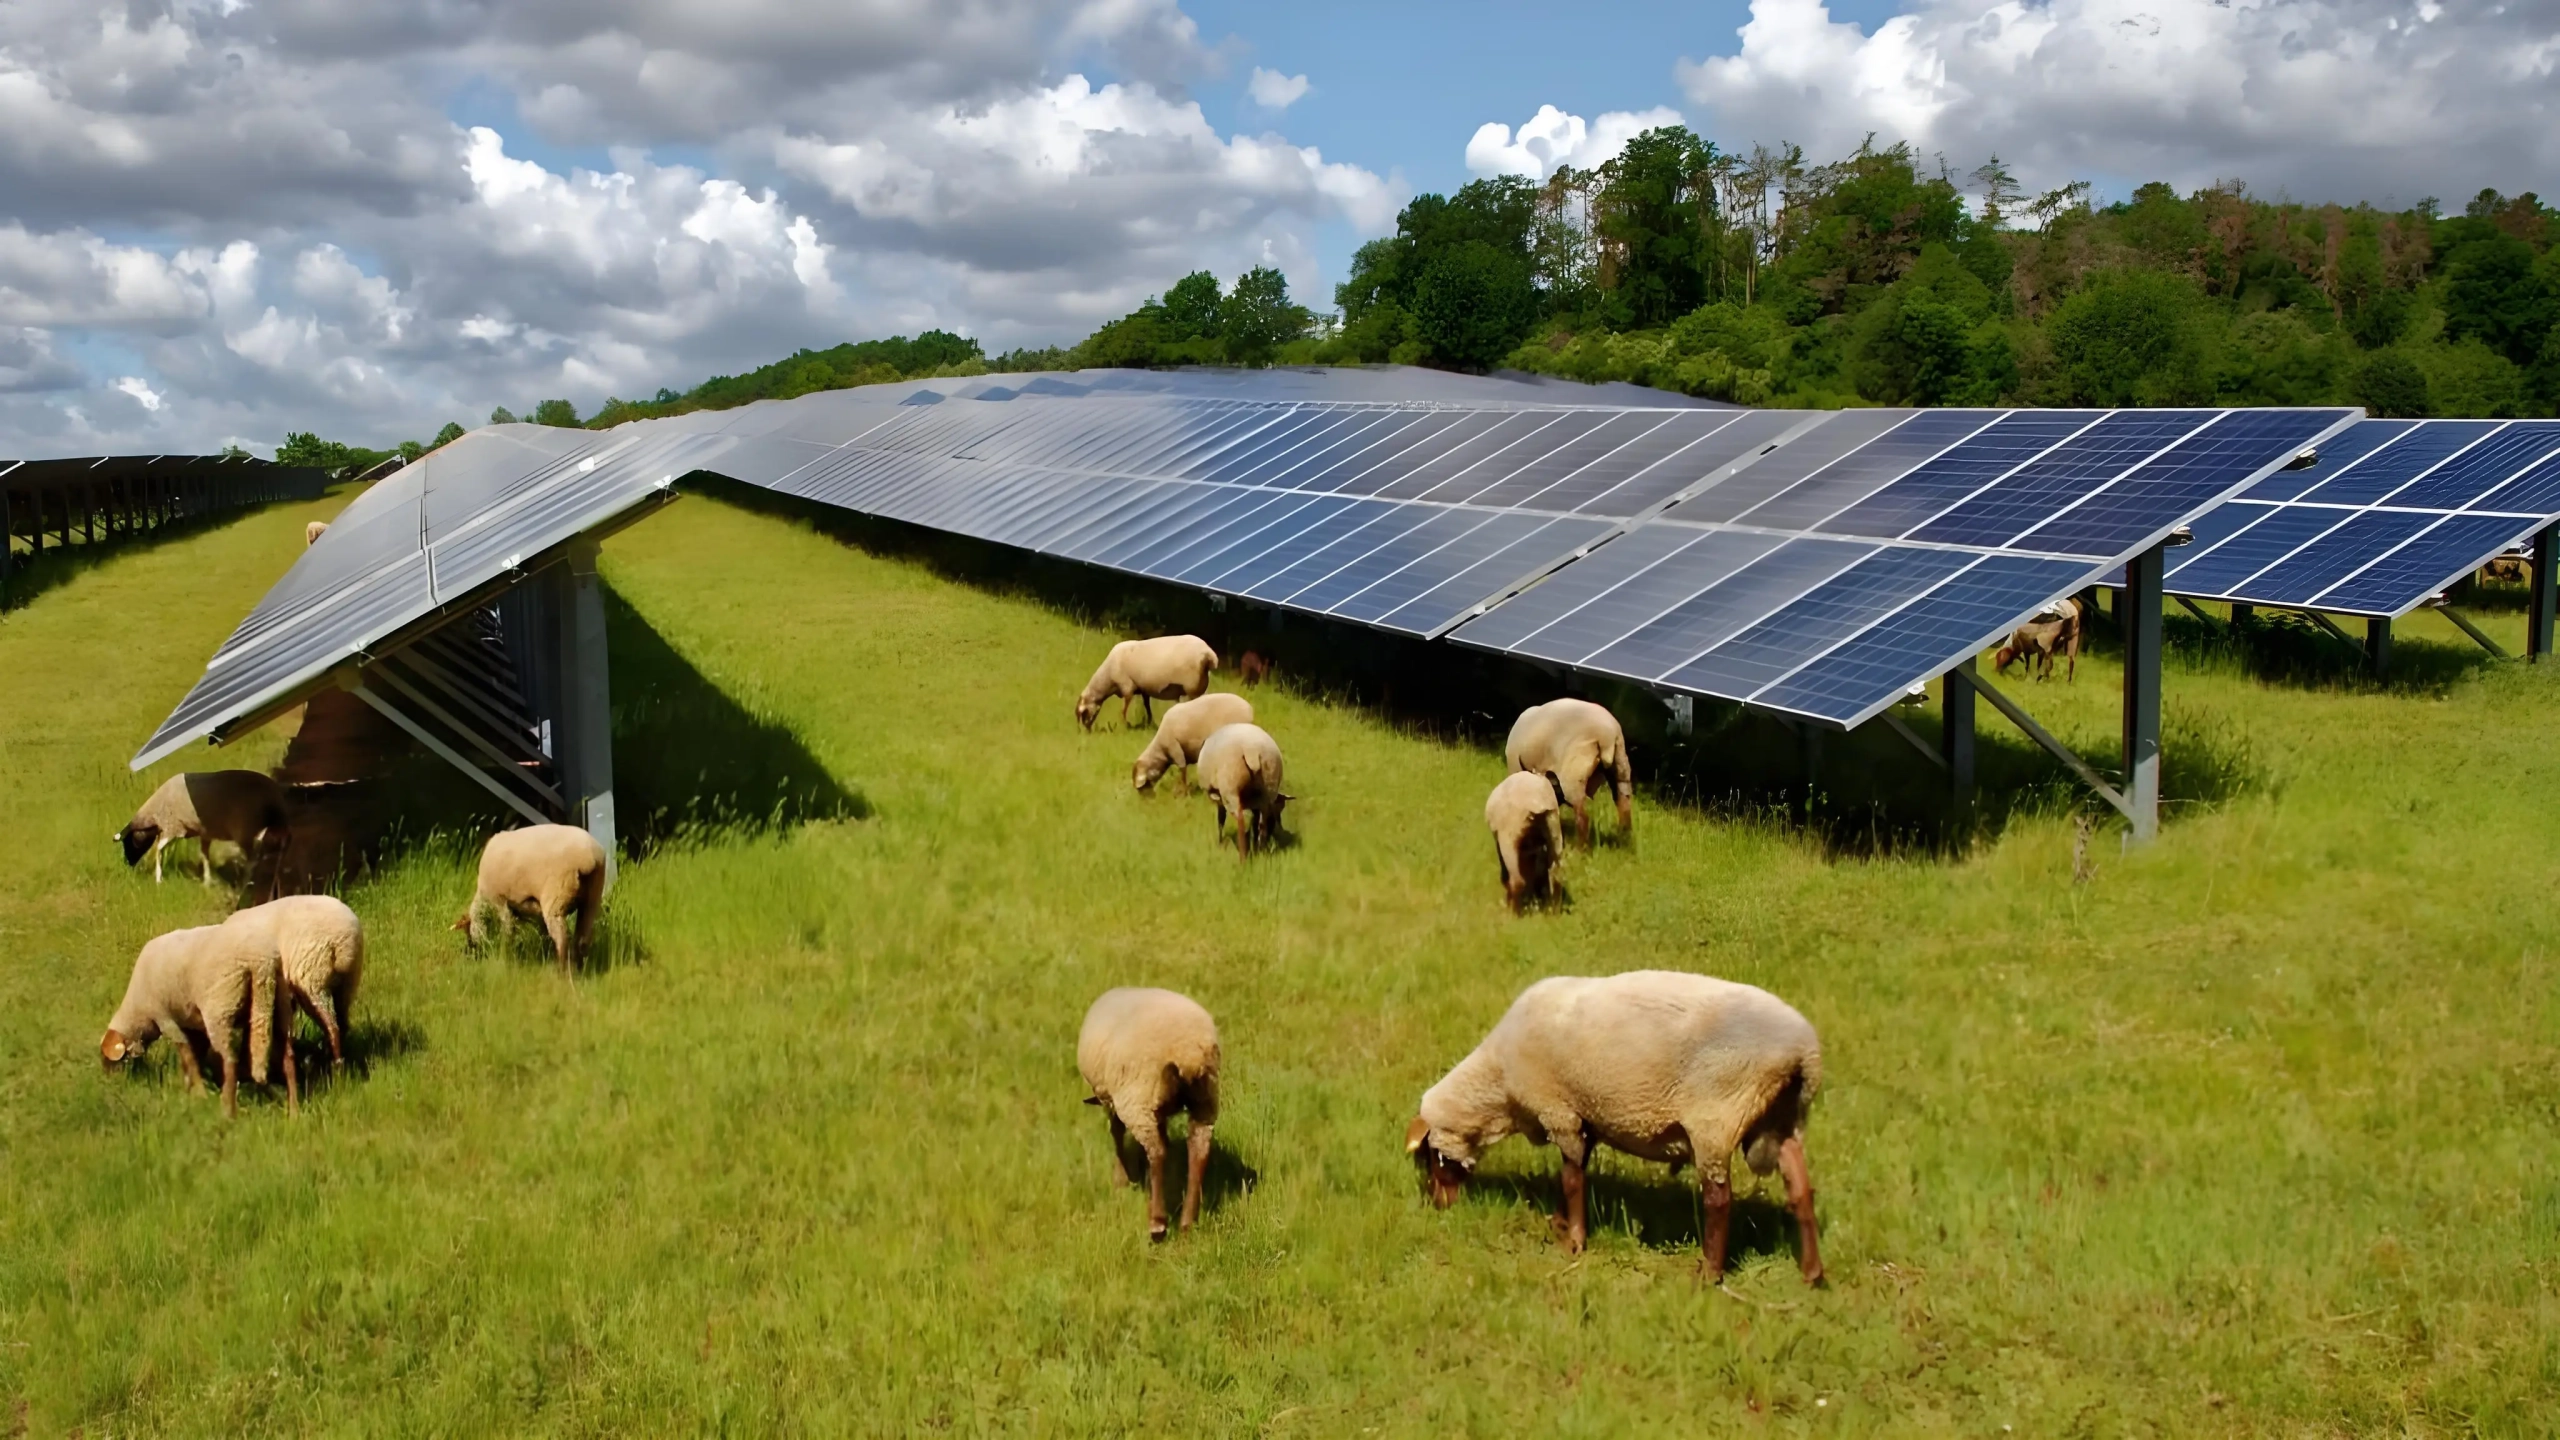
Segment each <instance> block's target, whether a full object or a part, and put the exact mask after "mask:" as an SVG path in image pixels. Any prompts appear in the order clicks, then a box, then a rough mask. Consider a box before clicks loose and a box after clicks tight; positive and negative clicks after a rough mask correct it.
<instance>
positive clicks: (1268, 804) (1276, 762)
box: [1200, 723, 1291, 857]
mask: <svg viewBox="0 0 2560 1440" xmlns="http://www.w3.org/2000/svg"><path fill="white" fill-rule="evenodd" d="M1280 785H1281V774H1280V742H1279V741H1277V740H1274V739H1272V738H1271V732H1270V731H1268V730H1265V729H1263V728H1262V727H1261V726H1259V725H1254V724H1249V723H1248V724H1243V725H1222V726H1220V727H1218V728H1217V729H1216V730H1215V731H1212V732H1211V733H1210V735H1209V738H1208V739H1207V740H1205V741H1203V742H1201V745H1200V788H1202V789H1204V790H1206V791H1208V792H1209V798H1210V799H1212V800H1214V801H1216V802H1217V806H1218V831H1217V833H1218V836H1219V838H1221V839H1224V838H1225V836H1226V831H1227V812H1228V811H1230V810H1232V811H1234V812H1235V817H1236V854H1237V856H1239V857H1242V856H1246V855H1250V854H1252V853H1253V847H1254V845H1255V844H1256V843H1260V844H1263V845H1269V844H1271V843H1272V842H1274V841H1276V840H1278V839H1279V838H1280V811H1281V808H1282V807H1283V806H1285V805H1287V804H1288V803H1289V800H1290V798H1291V797H1290V796H1289V795H1288V794H1287V793H1285V792H1283V791H1282V790H1281V788H1280Z"/></svg>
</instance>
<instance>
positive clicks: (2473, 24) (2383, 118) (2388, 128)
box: [1678, 0, 2560, 204]
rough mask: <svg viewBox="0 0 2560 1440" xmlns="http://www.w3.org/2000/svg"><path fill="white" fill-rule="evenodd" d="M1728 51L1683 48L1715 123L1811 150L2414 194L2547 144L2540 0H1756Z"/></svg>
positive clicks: (2454, 187) (2267, 188)
mask: <svg viewBox="0 0 2560 1440" xmlns="http://www.w3.org/2000/svg"><path fill="white" fill-rule="evenodd" d="M1739 34H1740V37H1741V44H1740V48H1739V50H1738V51H1737V53H1735V54H1732V55H1729V56H1722V57H1716V58H1710V59H1707V60H1703V61H1695V62H1692V61H1686V60H1684V61H1682V62H1681V64H1680V66H1679V71H1678V73H1679V78H1680V82H1681V84H1682V86H1683V88H1684V89H1685V90H1686V92H1687V94H1688V96H1689V98H1690V99H1691V100H1692V101H1694V102H1695V103H1696V104H1697V105H1698V106H1699V107H1701V108H1702V109H1703V110H1705V111H1708V112H1711V113H1712V115H1713V116H1714V117H1715V123H1714V124H1713V125H1712V126H1710V127H1709V128H1710V130H1711V132H1712V133H1715V134H1716V135H1717V137H1718V138H1719V139H1723V140H1727V141H1729V142H1749V141H1753V140H1766V141H1777V140H1792V141H1795V142H1798V143H1801V144H1803V145H1804V146H1805V147H1806V148H1807V150H1808V151H1809V152H1811V153H1812V154H1814V155H1816V156H1821V157H1827V156H1830V155H1833V154H1837V153H1841V152H1843V151H1846V150H1847V149H1849V148H1851V147H1853V146H1855V145H1856V144H1857V143H1858V141H1859V140H1860V139H1861V138H1862V137H1864V136H1865V135H1866V134H1867V133H1868V132H1870V131H1872V132H1876V133H1877V135H1878V137H1879V139H1880V140H1882V141H1885V142H1890V141H1894V140H1908V141H1910V142H1911V143H1912V144H1913V145H1914V146H1916V147H1918V148H1919V149H1920V150H1922V151H1923V152H1939V153H1943V154H1945V155H1946V156H1947V157H1948V159H1949V161H1950V162H1951V163H1954V164H1955V165H1956V166H1957V167H1958V168H1959V169H1963V168H1969V167H1970V166H1971V165H1972V164H1974V163H1975V162H1977V161H1979V160H1980V159H1981V158H1982V157H1984V156H1986V155H1988V154H1990V153H1992V152H1994V151H1997V152H1998V153H1999V154H2000V155H2001V156H2002V157H2003V158H2004V159H2005V160H2007V161H2008V162H2009V163H2010V164H2011V166H2012V168H2013V169H2015V170H2016V171H2017V172H2018V173H2019V174H2020V176H2021V177H2022V178H2024V179H2026V180H2027V181H2028V182H2029V183H2030V184H2034V185H2050V184H2054V183H2058V182H2059V181H2061V180H2064V179H2069V178H2075V177H2082V176H2092V175H2095V176H2102V177H2113V178H2116V179H2119V180H2147V179H2164V180H2168V181H2170V182H2172V183H2174V184H2177V185H2180V186H2182V187H2191V186H2199V185H2204V184H2208V183H2211V182H2212V181H2214V180H2216V179H2219V178H2224V177H2236V178H2242V179H2246V180H2248V181H2249V182H2250V183H2251V184H2252V185H2253V186H2254V187H2255V188H2257V189H2259V190H2261V191H2263V192H2278V191H2281V192H2285V193H2290V194H2292V195H2294V196H2296V197H2298V198H2303V199H2319V200H2331V199H2335V200H2342V201H2352V200H2359V199H2364V200H2373V201H2376V202H2385V201H2397V202H2399V203H2402V204H2406V203H2410V202H2413V201H2415V200H2416V199H2418V198H2419V197H2420V196H2421V195H2425V194H2436V195H2442V196H2446V197H2448V198H2450V197H2458V196H2462V195H2467V194H2468V193H2470V192H2471V191H2472V190H2475V189H2478V188H2480V187H2482V186H2487V185H2497V186H2502V187H2504V188H2507V189H2511V190H2512V189H2520V188H2524V187H2526V186H2529V185H2530V184H2532V183H2533V180H2534V178H2535V177H2537V176H2544V175H2548V174H2550V173H2551V171H2552V169H2553V168H2554V166H2555V164H2560V124H2555V121H2560V103H2556V102H2560V94H2555V91H2554V89H2553V87H2552V84H2551V80H2552V75H2553V68H2554V64H2555V61H2560V27H2555V25H2554V22H2553V19H2552V13H2551V10H2550V7H2549V6H2548V5H2539V4H2535V5H2528V4H2486V5H2481V4H2474V5H2468V6H2464V7H2461V8H2460V9H2458V10H2449V9H2447V8H2445V7H2442V6H2439V5H2437V4H2434V3H2432V0H2430V3H2426V4H2422V5H2418V6H2415V7H2412V6H2411V5H2409V4H2407V3H2406V0H2041V3H2038V0H2000V3H1994V0H1918V3H1917V4H1915V6H1914V8H1913V9H1912V10H1911V11H1910V13H1908V14H1904V15H1900V16H1897V17H1895V18H1893V19H1891V20H1888V21H1886V22H1885V23H1883V24H1882V25H1880V26H1878V27H1877V28H1876V29H1875V30H1874V31H1873V32H1872V33H1869V32H1867V31H1864V30H1862V29H1860V28H1859V27H1858V26H1856V25H1854V24H1850V23H1847V22H1843V21H1835V20H1833V19H1832V18H1831V17H1830V14H1829V12H1828V11H1827V10H1826V9H1825V8H1824V6H1823V5H1822V3H1821V0H1753V3H1752V6H1751V19H1750V21H1749V23H1747V24H1745V25H1744V26H1743V27H1742V29H1741V30H1740V32H1739Z"/></svg>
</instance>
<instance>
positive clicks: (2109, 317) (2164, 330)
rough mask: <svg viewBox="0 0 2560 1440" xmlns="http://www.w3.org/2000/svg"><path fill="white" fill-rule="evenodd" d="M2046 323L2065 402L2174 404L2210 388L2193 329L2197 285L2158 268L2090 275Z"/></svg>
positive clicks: (2199, 304)
mask: <svg viewBox="0 0 2560 1440" xmlns="http://www.w3.org/2000/svg"><path fill="white" fill-rule="evenodd" d="M2092 280H2093V283H2092V284H2091V285H2090V287H2089V288H2088V289H2086V290H2083V291H2081V292H2080V293H2079V294H2077V295H2074V296H2072V297H2071V298H2070V299H2069V300H2067V301H2065V302H2063V304H2062V307H2061V308H2060V310H2059V311H2057V312H2056V313H2055V315H2054V317H2053V321H2052V323H2051V324H2050V325H2049V326H2047V327H2046V335H2047V338H2048V340H2049V342H2050V343H2051V345H2052V348H2053V356H2054V360H2055V361H2056V363H2057V367H2058V371H2057V374H2056V376H2055V380H2056V382H2057V392H2058V393H2057V394H2056V396H2055V398H2056V400H2058V401H2059V402H2060V403H2062V404H2068V405H2107V406H2118V405H2174V404H2184V403H2193V402H2195V401H2197V400H2200V399H2202V398H2203V397H2204V396H2205V394H2206V393H2207V391H2208V388H2209V387H2208V386H2207V385H2206V383H2205V378H2204V374H2203V358H2204V357H2203V347H2202V344H2201V343H2200V342H2201V337H2200V336H2199V335H2198V333H2197V329H2198V326H2197V321H2198V319H2199V312H2200V311H2201V310H2202V309H2203V304H2204V296H2203V292H2201V291H2199V290H2197V289H2196V287H2195V285H2194V283H2193V282H2191V281H2189V280H2186V279H2184V278H2182V277H2180V276H2175V275H2169V274H2164V273H2162V272H2160V271H2156V270H2121V271H2115V272H2111V273H2101V274H2100V275H2098V276H2094V277H2092Z"/></svg>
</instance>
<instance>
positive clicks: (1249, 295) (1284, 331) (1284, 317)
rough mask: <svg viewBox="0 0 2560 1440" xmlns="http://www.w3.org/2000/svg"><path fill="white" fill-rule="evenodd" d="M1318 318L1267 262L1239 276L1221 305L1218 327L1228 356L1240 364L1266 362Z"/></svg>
mask: <svg viewBox="0 0 2560 1440" xmlns="http://www.w3.org/2000/svg"><path fill="white" fill-rule="evenodd" d="M1314 323H1315V317H1314V316H1313V315H1310V314H1308V313H1307V308H1306V307H1305V306H1303V305H1300V304H1297V303H1295V302H1294V301H1292V300H1290V298H1289V281H1288V277H1286V276H1284V275H1282V274H1281V273H1280V272H1279V271H1277V270H1274V269H1272V268H1271V267H1269V266H1267V265H1261V266H1256V267H1254V268H1253V269H1251V270H1248V271H1246V272H1245V273H1244V274H1242V275H1240V276H1238V277H1237V278H1236V286H1235V289H1234V290H1232V291H1230V292H1228V294H1227V297H1226V299H1225V300H1224V301H1222V302H1220V304H1219V307H1218V329H1219V334H1220V336H1221V338H1223V339H1224V340H1225V341H1226V342H1227V354H1228V357H1229V358H1230V359H1232V360H1234V361H1235V363H1237V364H1239V365H1267V364H1269V363H1271V355H1272V352H1274V351H1276V350H1278V349H1279V348H1280V347H1281V346H1282V345H1285V344H1287V343H1288V342H1289V341H1292V340H1295V339H1297V338H1298V337H1299V336H1301V335H1304V334H1306V333H1307V330H1308V329H1309V327H1311V326H1312V325H1314Z"/></svg>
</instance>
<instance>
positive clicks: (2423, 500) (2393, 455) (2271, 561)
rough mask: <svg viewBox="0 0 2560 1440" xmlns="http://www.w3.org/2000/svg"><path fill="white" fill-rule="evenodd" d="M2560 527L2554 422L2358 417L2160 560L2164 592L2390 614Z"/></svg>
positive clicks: (2208, 517) (2203, 521)
mask: <svg viewBox="0 0 2560 1440" xmlns="http://www.w3.org/2000/svg"><path fill="white" fill-rule="evenodd" d="M2554 520H2560V421H2551V420H2366V421H2364V422H2362V423H2360V424H2358V425H2356V426H2354V427H2353V428H2351V429H2349V430H2347V431H2346V432H2345V433H2343V434H2341V435H2340V436H2339V437H2338V438H2337V439H2336V440H2334V441H2332V442H2331V443H2329V444H2327V445H2325V446H2323V447H2321V452H2320V463H2319V464H2317V465H2315V466H2312V467H2311V468H2309V469H2305V470H2295V471H2286V472H2281V473H2279V474H2276V475H2272V476H2269V477H2268V478H2267V479H2265V480H2263V481H2260V482H2259V483H2258V484H2256V485H2254V486H2252V487H2251V488H2250V489H2249V490H2247V491H2246V492H2244V493H2243V494H2242V495H2241V497H2240V498H2239V499H2237V500H2234V501H2231V502H2230V503H2228V504H2226V505H2223V506H2221V507H2220V508H2218V509H2215V510H2213V511H2211V512H2209V513H2207V514H2205V515H2203V516H2201V517H2199V518H2198V519H2197V521H2196V523H2195V543H2193V544H2192V545H2187V546H2183V547H2181V548H2179V549H2177V550H2173V551H2171V552H2170V554H2169V565H2168V570H2167V575H2166V578H2165V580H2164V581H2163V583H2164V585H2165V586H2166V587H2167V589H2168V590H2169V591H2170V593H2172V594H2178V595H2190V596H2194V597H2197V598H2199V599H2213V600H2229V601H2235V602H2239V603H2242V604H2253V605H2274V606H2288V607H2292V608H2295V609H2303V610H2326V611H2334V612H2337V613H2340V614H2347V615H2368V616H2383V617H2389V616H2398V615H2403V614H2406V613H2408V612H2409V611H2411V610H2413V609H2415V608H2417V607H2418V606H2420V605H2422V604H2425V603H2426V602H2427V601H2428V600H2429V599H2431V598H2433V597H2434V596H2436V595H2438V594H2440V593H2442V592H2443V590H2444V589H2445V588H2446V587H2447V586H2449V585H2451V584H2453V583H2454V582H2455V581H2457V580H2459V579H2461V578H2462V577H2463V576H2464V575H2467V574H2469V573H2470V572H2471V571H2473V570H2476V569H2478V568H2479V567H2480V565H2481V564H2482V563H2483V562H2485V561H2487V560H2488V559H2489V558H2490V557H2492V556H2494V555H2496V554H2498V553H2499V552H2500V551H2502V550H2504V549H2506V548H2507V547H2508V546H2510V545H2513V544H2515V543H2516V542H2517V541H2518V540H2520V539H2522V538H2523V537H2524V536H2526V535H2529V534H2531V533H2532V532H2534V531H2536V530H2539V529H2541V528H2542V527H2543V526H2545V525H2549V524H2551V523H2552V522H2553V521H2554Z"/></svg>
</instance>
